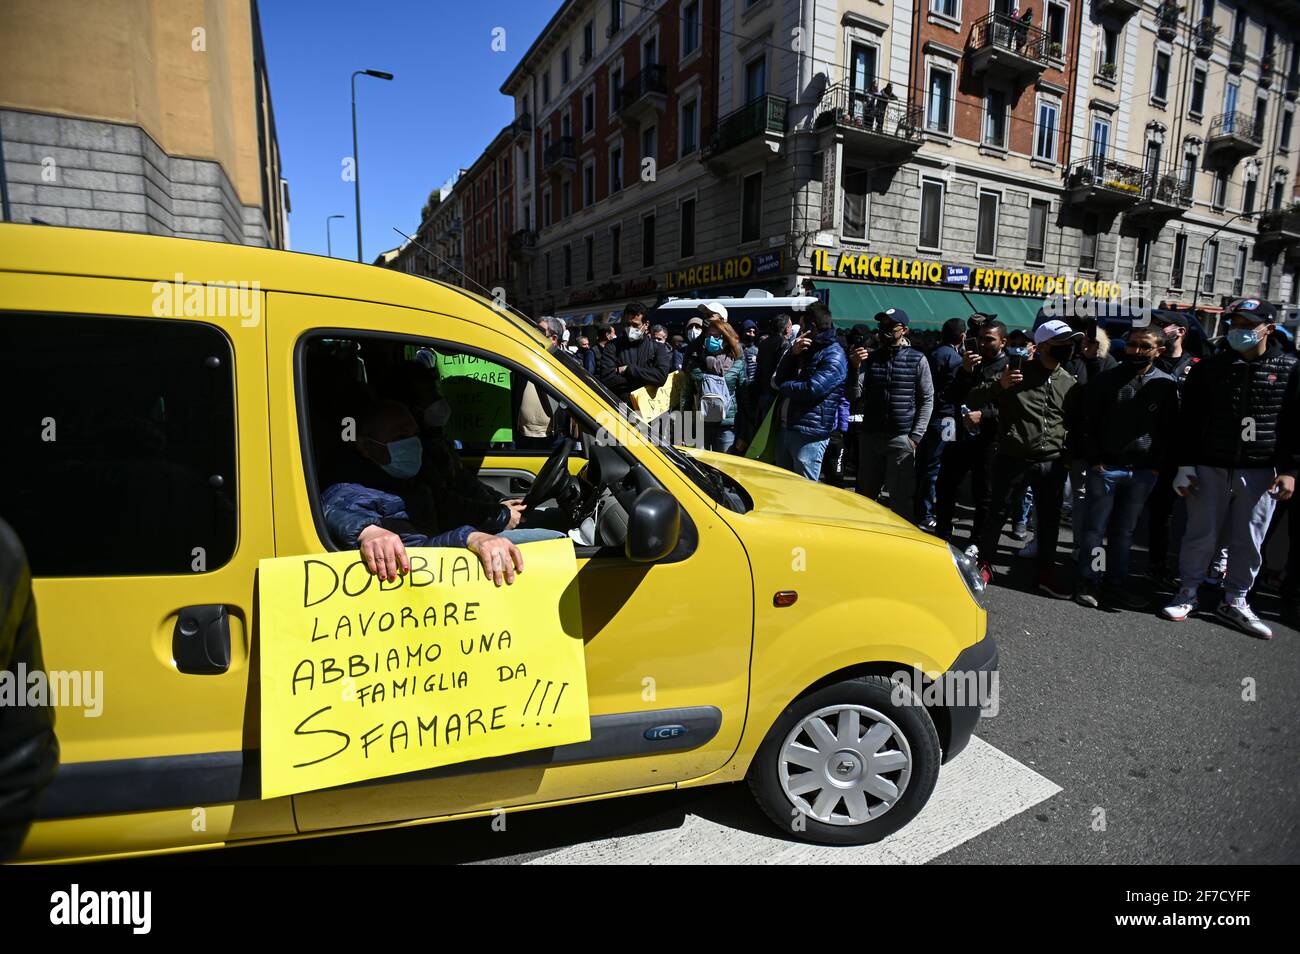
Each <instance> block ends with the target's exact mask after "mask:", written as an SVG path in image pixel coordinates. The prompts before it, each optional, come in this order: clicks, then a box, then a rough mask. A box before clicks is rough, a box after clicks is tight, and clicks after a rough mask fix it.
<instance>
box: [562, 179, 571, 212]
mask: <svg viewBox="0 0 1300 954" xmlns="http://www.w3.org/2000/svg"><path fill="white" fill-rule="evenodd" d="M572 214H573V183H571V182H565V183H563V184H562V185H561V186H560V218H562V219H567V218H568V217H569V216H570V215H572Z"/></svg>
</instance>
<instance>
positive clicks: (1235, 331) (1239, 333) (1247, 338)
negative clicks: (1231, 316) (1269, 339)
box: [1228, 328, 1263, 351]
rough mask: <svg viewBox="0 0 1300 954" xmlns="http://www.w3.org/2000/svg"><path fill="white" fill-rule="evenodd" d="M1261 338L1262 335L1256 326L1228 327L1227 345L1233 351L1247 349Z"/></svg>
mask: <svg viewBox="0 0 1300 954" xmlns="http://www.w3.org/2000/svg"><path fill="white" fill-rule="evenodd" d="M1262 340H1263V337H1262V336H1261V335H1260V333H1259V329H1258V328H1230V329H1229V330H1228V345H1229V347H1231V348H1232V349H1233V350H1234V351H1249V350H1250V349H1251V348H1253V347H1255V345H1257V344H1259V343H1260V341H1262Z"/></svg>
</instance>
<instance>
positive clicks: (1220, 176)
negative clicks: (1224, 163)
mask: <svg viewBox="0 0 1300 954" xmlns="http://www.w3.org/2000/svg"><path fill="white" fill-rule="evenodd" d="M1227 202H1228V170H1227V169H1220V170H1219V171H1218V172H1216V173H1215V174H1214V195H1213V196H1211V197H1210V204H1211V205H1213V206H1214V207H1215V208H1216V209H1220V210H1222V209H1223V207H1224V206H1225V205H1226V204H1227Z"/></svg>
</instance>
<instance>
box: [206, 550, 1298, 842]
mask: <svg viewBox="0 0 1300 954" xmlns="http://www.w3.org/2000/svg"><path fill="white" fill-rule="evenodd" d="M1062 537H1063V540H1062V546H1063V547H1065V546H1068V545H1069V543H1068V541H1069V534H1068V531H1063V533H1062ZM1004 544H1009V546H1010V548H1011V549H1014V548H1015V546H1016V545H1015V544H1010V542H1009V541H1008V540H1004ZM1062 557H1064V553H1062ZM997 562H999V561H995V564H996V563H997ZM1000 562H1001V564H1002V565H1003V566H1006V565H1008V563H1010V564H1011V565H1012V573H1011V575H1010V578H1009V581H1008V583H1007V584H1002V585H997V586H995V587H993V588H992V590H991V591H990V599H989V623H990V630H991V632H992V633H993V635H994V636H995V638H996V639H997V640H998V644H999V647H1000V649H1001V685H1000V693H1001V698H1000V706H999V711H998V714H997V715H996V716H995V717H993V718H986V719H983V720H981V723H980V726H979V728H978V729H977V735H978V737H979V738H980V739H982V740H983V741H984V742H986V743H989V744H990V745H991V746H993V747H995V748H996V749H997V750H1001V752H1002V753H1005V754H1006V755H1007V756H1010V759H1012V760H1015V761H1016V762H1019V763H1022V765H1023V766H1025V767H1027V768H1028V769H1031V770H1032V771H1033V772H1034V773H1038V774H1039V775H1041V776H1043V777H1044V779H1046V780H1048V781H1050V782H1051V783H1055V785H1056V786H1059V787H1060V789H1061V790H1060V791H1059V792H1055V793H1054V794H1051V796H1050V797H1041V796H1040V797H1041V800H1039V801H1037V803H1036V804H1033V805H1032V807H1029V808H1027V809H1025V810H1020V809H1019V808H1018V807H1017V808H1013V809H1012V811H1016V812H1018V813H1017V814H1014V815H1012V816H1011V817H1009V818H1008V819H1006V820H1003V821H1000V823H997V824H995V825H994V827H990V828H987V830H982V831H981V832H980V833H978V834H975V835H973V836H972V837H970V838H969V840H966V841H964V842H963V843H960V844H958V845H956V847H953V848H951V849H943V850H942V853H940V854H939V855H938V856H937V857H936V858H935V859H934V860H935V861H936V862H937V863H947V864H960V863H968V862H975V863H1011V864H1050V863H1063V862H1064V863H1121V864H1158V863H1173V862H1177V863H1214V864H1223V863H1236V862H1254V863H1267V862H1289V863H1293V864H1294V863H1296V862H1298V861H1300V771H1297V766H1300V730H1298V728H1297V725H1298V723H1300V719H1297V716H1298V715H1300V695H1298V694H1297V691H1296V687H1297V686H1298V685H1300V633H1298V632H1297V631H1296V630H1295V629H1294V628H1292V627H1289V626H1286V625H1284V624H1281V623H1279V622H1278V621H1277V618H1276V613H1277V612H1278V611H1279V609H1280V607H1279V606H1278V604H1277V602H1276V600H1273V599H1270V598H1267V597H1261V598H1259V599H1258V600H1257V601H1256V604H1255V605H1256V609H1257V610H1258V611H1259V612H1260V613H1261V615H1262V616H1264V617H1265V618H1266V619H1267V621H1268V622H1269V623H1270V624H1271V625H1273V627H1274V632H1275V637H1274V639H1272V640H1271V641H1261V640H1257V639H1253V638H1251V637H1248V636H1246V635H1244V634H1242V633H1239V632H1237V631H1235V630H1232V629H1228V628H1227V627H1225V626H1223V625H1221V624H1220V623H1218V622H1217V621H1215V620H1214V619H1213V618H1212V617H1210V616H1208V615H1206V616H1204V617H1202V618H1193V619H1190V620H1188V621H1186V622H1183V623H1170V622H1166V621H1164V620H1161V619H1159V618H1157V617H1156V616H1155V615H1154V612H1147V613H1138V612H1129V611H1125V612H1109V611H1104V610H1089V609H1085V608H1083V607H1080V606H1077V605H1075V604H1074V603H1072V602H1070V601H1068V600H1055V599H1052V598H1049V597H1045V596H1041V595H1039V594H1037V593H1033V592H1029V591H1027V590H1025V589H1020V588H1018V586H1019V585H1023V584H1024V583H1027V581H1028V572H1027V569H1028V568H1027V566H1025V561H1019V560H1012V559H1011V558H1010V557H1009V556H1007V555H1006V554H1005V553H1004V554H1003V559H1002V560H1001V561H1000ZM1135 563H1138V565H1139V566H1140V559H1136V558H1135ZM1017 564H1019V565H1017ZM1144 592H1148V593H1150V594H1151V595H1152V597H1153V602H1152V606H1153V607H1154V606H1155V605H1157V599H1156V597H1157V596H1158V594H1156V593H1154V592H1153V591H1151V590H1150V589H1149V588H1148V589H1147V590H1145V591H1144ZM1252 694H1253V698H1249V697H1250V696H1251V695H1252ZM964 757H965V756H963V758H964ZM961 761H962V760H961V758H959V759H958V760H957V761H956V762H954V763H953V766H950V767H948V768H945V770H944V771H945V773H947V772H950V771H952V769H953V768H954V767H955V766H957V765H958V764H960V763H961ZM1008 761H1009V760H1008ZM1012 764H1014V763H1012ZM1025 774H1026V775H1029V774H1030V773H1028V772H1026V773H1025ZM943 784H944V782H943V779H942V778H941V781H940V786H941V788H942V787H943ZM936 797H937V796H936ZM990 797H993V798H996V797H997V795H996V792H994V793H992V794H991V796H990ZM1008 814H1010V812H1008ZM924 817H925V816H924V814H923V815H922V818H924ZM918 821H919V819H918ZM705 824H707V826H708V831H709V832H710V834H709V836H708V837H709V838H710V839H711V842H710V849H709V850H710V852H711V855H712V856H713V857H712V858H711V860H719V861H726V860H728V856H729V852H732V851H733V850H734V857H733V860H747V859H752V857H753V852H754V847H753V844H754V839H755V838H756V837H759V838H769V837H770V838H771V839H772V841H771V845H772V847H773V851H774V852H776V851H777V850H779V849H782V848H783V843H782V839H781V837H780V836H779V835H778V834H777V833H776V832H775V830H774V829H772V828H771V827H770V823H769V822H768V821H767V820H766V819H765V818H764V817H763V816H762V815H761V814H760V813H759V811H758V809H757V808H756V807H755V805H754V803H753V801H752V799H751V797H750V795H749V792H748V791H747V789H746V788H745V787H744V786H740V785H736V786H727V787H721V788H715V789H707V790H701V791H698V792H679V793H665V794H660V795H647V796H638V797H634V798H622V799H614V800H611V801H607V802H601V803H595V804H591V805H583V806H574V807H568V808H562V809H551V810H546V811H535V812H520V813H517V814H512V815H510V816H509V822H508V827H507V831H505V832H498V831H493V830H492V829H491V826H490V820H489V819H481V820H471V821H465V822H455V823H448V824H437V825H429V826H422V827H418V828H408V829H403V830H401V831H396V832H375V833H366V834H358V835H341V836H334V837H328V838H318V839H313V840H308V841H303V842H300V843H297V844H285V845H267V846H255V847H247V848H231V849H224V850H220V851H213V852H206V853H200V854H196V855H191V856H188V858H187V860H188V861H194V862H199V863H206V864H223V863H279V862H293V863H331V862H387V863H430V862H437V863H475V862H477V863H489V864H513V863H521V862H529V861H532V862H536V861H540V860H545V859H546V858H547V857H548V856H550V855H551V854H552V853H557V856H558V857H565V858H567V857H570V856H573V855H574V854H575V849H578V852H577V854H578V856H579V857H583V855H582V853H581V849H583V848H584V847H585V848H590V849H591V850H592V853H593V856H594V857H597V858H599V857H601V854H600V851H601V846H602V845H604V844H605V843H610V844H614V845H618V844H620V843H622V842H624V841H627V840H628V836H636V835H638V833H639V834H640V837H641V841H642V842H643V843H646V844H650V845H652V846H653V844H654V842H655V841H656V839H658V840H660V841H663V842H665V843H668V842H670V841H671V840H672V839H676V842H675V843H676V844H679V845H680V844H683V841H682V838H683V832H687V833H689V832H690V831H692V830H695V829H693V828H691V826H692V825H705ZM913 824H917V823H916V822H914V823H913ZM729 836H730V837H729ZM898 837H899V836H895V838H898ZM611 840H612V841H611ZM889 841H890V840H886V842H884V843H882V846H884V847H888V845H889ZM742 844H744V845H745V846H746V847H745V848H744V849H743V851H742V849H741V847H740V846H741V845H742ZM732 846H735V847H734V849H733V847H732ZM835 850H842V849H835ZM559 853H563V854H559ZM614 857H615V858H616V857H617V856H614ZM638 857H641V856H638ZM650 857H652V858H654V859H656V860H673V858H674V855H673V853H672V852H671V851H668V852H664V851H662V850H661V851H660V852H659V853H658V854H655V855H651V856H650ZM820 857H824V856H820ZM885 857H886V859H887V858H888V856H885Z"/></svg>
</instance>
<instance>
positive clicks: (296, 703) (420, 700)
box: [259, 540, 591, 798]
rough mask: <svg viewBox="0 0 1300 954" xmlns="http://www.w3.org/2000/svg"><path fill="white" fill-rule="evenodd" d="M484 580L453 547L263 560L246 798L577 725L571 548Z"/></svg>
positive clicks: (509, 747)
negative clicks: (257, 772) (253, 764)
mask: <svg viewBox="0 0 1300 954" xmlns="http://www.w3.org/2000/svg"><path fill="white" fill-rule="evenodd" d="M521 549H522V552H523V554H524V560H525V572H524V573H522V574H520V575H519V576H518V577H516V579H515V583H514V585H513V586H503V587H500V588H497V587H496V586H494V585H493V583H492V581H491V579H490V578H487V577H485V576H484V574H483V572H482V568H481V566H480V564H479V561H478V558H477V557H476V556H474V554H472V553H470V552H469V551H468V550H458V549H434V548H412V549H410V550H408V551H407V552H408V555H409V557H410V561H411V572H410V573H409V574H407V575H406V576H403V577H400V578H399V579H398V580H396V581H394V582H390V583H385V582H382V581H380V580H379V579H378V578H377V577H374V576H372V575H371V574H370V573H369V571H367V569H366V567H365V564H363V563H362V562H361V560H360V558H359V556H358V555H357V553H356V552H355V551H352V552H347V553H327V554H319V555H316V556H303V557H282V558H279V559H275V560H263V561H262V563H261V569H260V578H259V597H260V600H261V649H260V652H261V656H260V659H261V668H262V797H263V798H272V797H275V796H277V795H288V794H291V793H293V792H305V791H311V790H313V789H319V788H328V787H330V786H334V785H343V784H346V783H348V782H356V781H360V780H362V779H369V778H378V777H381V776H385V775H395V774H399V773H402V772H411V771H416V770H419V769H424V768H432V767H434V766H438V765H448V764H451V763H454V762H465V761H469V760H472V759H481V758H486V757H489V756H494V755H506V754H509V753H512V752H524V751H528V750H530V749H539V748H546V747H549V746H552V745H563V744H565V743H569V742H584V741H586V740H588V739H589V738H590V737H591V724H590V720H589V716H588V709H587V680H586V668H585V664H584V659H583V650H582V637H581V629H580V623H579V612H578V602H577V598H576V589H575V587H574V585H573V584H574V577H575V574H576V565H575V563H574V556H573V544H572V543H571V542H570V541H568V540H547V541H542V542H538V543H530V544H527V545H525V546H524V547H522V548H521Z"/></svg>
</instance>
